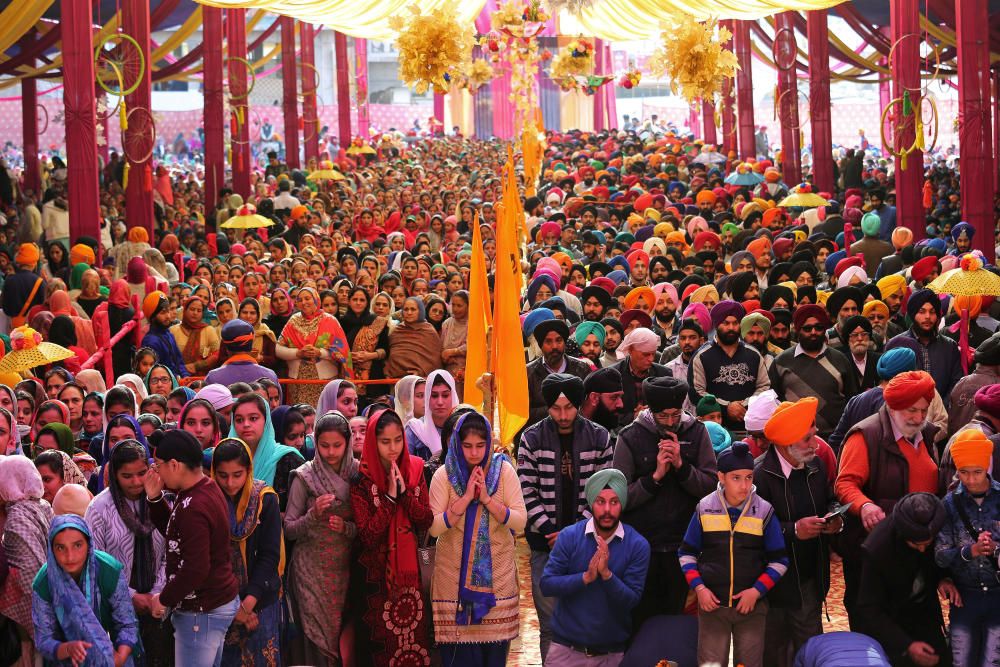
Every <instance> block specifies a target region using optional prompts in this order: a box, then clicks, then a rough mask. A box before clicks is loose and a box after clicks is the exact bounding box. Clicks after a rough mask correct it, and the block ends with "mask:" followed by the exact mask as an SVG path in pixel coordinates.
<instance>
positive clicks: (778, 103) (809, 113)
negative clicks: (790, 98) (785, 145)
mask: <svg viewBox="0 0 1000 667" xmlns="http://www.w3.org/2000/svg"><path fill="white" fill-rule="evenodd" d="M790 92H792V91H791V89H788V90H783V91H781V94H780V95H778V99H777V100H775V102H774V106H775V108H776V109H777V111H778V120H779V121H780V120H781V100H783V99H784V97H785V95H787V94H789V93H790ZM800 97H801V98H802V99H804V100H805V101H806V111H807V113H806V119H805V120H799V124H798V125H797V126H795V127H793V128H791V130H792V131H793V132H799V131H801V130H802V128H803V127H805V126H806V125H808V124H809V121H810V120H811V119H812V109H811V108H810V106H809V104H810V103H809V95H807V94H806V93H804V92H802V91H801V90H799V87H798V86H796V87H795V104H796V105H797V104H798V103H799V98H800Z"/></svg>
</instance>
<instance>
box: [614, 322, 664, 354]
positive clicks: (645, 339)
mask: <svg viewBox="0 0 1000 667" xmlns="http://www.w3.org/2000/svg"><path fill="white" fill-rule="evenodd" d="M659 346H660V337H659V336H658V335H657V334H655V333H653V331H651V330H650V329H647V328H645V327H638V328H636V329H632V331H630V332H628V334H626V336H625V339H624V340H622V343H621V345H619V346H618V349H617V350H616V354H617V355H618V358H619V359H624V358H625V357H627V356H628V353H629V351H630V350H632V349H635V350H638V351H639V352H656V349H657V348H658V347H659Z"/></svg>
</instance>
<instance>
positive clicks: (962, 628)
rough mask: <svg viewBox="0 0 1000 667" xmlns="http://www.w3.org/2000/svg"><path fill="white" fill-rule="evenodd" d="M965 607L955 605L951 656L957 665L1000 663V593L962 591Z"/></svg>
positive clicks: (979, 665)
mask: <svg viewBox="0 0 1000 667" xmlns="http://www.w3.org/2000/svg"><path fill="white" fill-rule="evenodd" d="M960 592H961V594H962V606H961V607H956V606H955V605H951V609H950V611H949V619H950V621H951V655H952V658H953V661H954V663H955V665H962V666H963V667H981V666H985V665H996V664H1000V591H996V590H994V591H991V592H986V591H983V590H981V589H978V588H973V589H969V588H962V589H961V590H960Z"/></svg>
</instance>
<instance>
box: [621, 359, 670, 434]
mask: <svg viewBox="0 0 1000 667" xmlns="http://www.w3.org/2000/svg"><path fill="white" fill-rule="evenodd" d="M612 368H615V369H617V370H618V372H619V373H621V376H622V391H623V392H624V393H623V394H622V406H623V407H622V412H621V415H620V416H619V418H618V422H619V424H621V425H622V426H627V425H629V424H631V423H632V420H634V419H635V406H637V405H639V404H640V403H645V401H644V400H643V398H642V390H641V389H639V390H637V389H636V383H637V382H639V379H638V378H637V377H636V376H635V375H633V374H632V367H631V366H630V365H629V360H628V357H625V358H624V359H622V360H621V361H619V362H618V363H617V364H615V365H614V366H612ZM668 375H670V369H669V368H667V367H666V366H663V365H661V364H657V363H654V364H653V365H652V366H650V367H649V372H648V373H647V374H646V377H650V378H658V377H666V376H668ZM643 379H645V378H643ZM639 384H641V382H639Z"/></svg>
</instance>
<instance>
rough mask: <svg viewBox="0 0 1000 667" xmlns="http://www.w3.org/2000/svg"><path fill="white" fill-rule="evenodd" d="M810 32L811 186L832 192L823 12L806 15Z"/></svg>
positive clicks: (826, 33) (827, 57) (826, 35)
mask: <svg viewBox="0 0 1000 667" xmlns="http://www.w3.org/2000/svg"><path fill="white" fill-rule="evenodd" d="M806 23H807V26H808V31H809V33H808V34H809V40H808V41H809V119H810V123H809V124H810V125H811V133H810V134H811V135H812V154H813V167H812V170H813V184H814V185H815V186H816V188H817V189H818V190H819V191H820V192H829V193H833V189H834V182H833V125H832V122H831V118H830V33H829V29H828V27H827V20H826V10H825V9H815V10H813V11H811V12H808V13H807V14H806Z"/></svg>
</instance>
